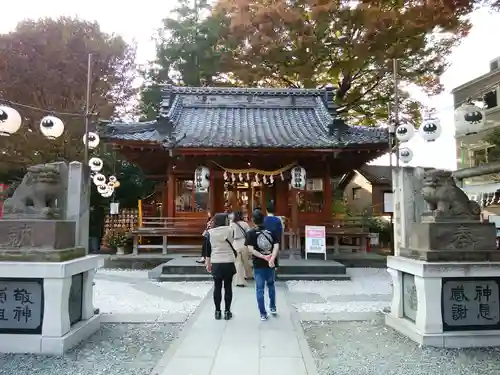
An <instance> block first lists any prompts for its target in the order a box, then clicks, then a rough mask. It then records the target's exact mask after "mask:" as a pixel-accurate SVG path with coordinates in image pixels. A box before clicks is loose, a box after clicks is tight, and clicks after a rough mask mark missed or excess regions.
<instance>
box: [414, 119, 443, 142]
mask: <svg viewBox="0 0 500 375" xmlns="http://www.w3.org/2000/svg"><path fill="white" fill-rule="evenodd" d="M419 132H420V135H421V136H422V138H423V139H424V141H426V142H433V141H435V140H436V139H438V138H439V136H440V135H441V123H440V121H439V120H438V119H437V118H433V119H427V120H424V121H422V125H420V129H419Z"/></svg>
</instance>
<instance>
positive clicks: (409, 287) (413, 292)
mask: <svg viewBox="0 0 500 375" xmlns="http://www.w3.org/2000/svg"><path fill="white" fill-rule="evenodd" d="M417 308H418V299H417V288H416V287H415V275H412V274H409V273H403V316H404V317H405V318H407V319H409V320H411V321H412V322H414V321H415V320H416V319H417Z"/></svg>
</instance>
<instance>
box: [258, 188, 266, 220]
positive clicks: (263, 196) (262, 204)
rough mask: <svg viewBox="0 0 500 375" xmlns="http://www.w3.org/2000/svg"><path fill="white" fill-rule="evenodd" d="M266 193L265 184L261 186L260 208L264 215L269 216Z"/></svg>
mask: <svg viewBox="0 0 500 375" xmlns="http://www.w3.org/2000/svg"><path fill="white" fill-rule="evenodd" d="M266 193H267V186H266V185H264V184H261V185H260V202H259V204H260V208H261V210H262V213H263V214H264V215H267V204H266Z"/></svg>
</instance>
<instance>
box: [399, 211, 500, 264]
mask: <svg viewBox="0 0 500 375" xmlns="http://www.w3.org/2000/svg"><path fill="white" fill-rule="evenodd" d="M400 255H401V256H405V257H409V258H413V259H419V260H425V261H428V262H451V261H456V262H481V261H500V252H499V251H498V250H497V249H496V228H495V224H492V223H481V222H479V221H461V220H446V219H441V220H433V221H430V220H428V221H427V222H426V221H425V220H423V222H421V223H418V224H415V225H413V228H412V232H411V237H410V248H402V249H401V253H400Z"/></svg>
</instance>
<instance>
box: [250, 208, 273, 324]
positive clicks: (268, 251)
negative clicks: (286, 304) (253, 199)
mask: <svg viewBox="0 0 500 375" xmlns="http://www.w3.org/2000/svg"><path fill="white" fill-rule="evenodd" d="M252 219H253V222H254V224H255V225H256V228H252V229H250V230H249V231H248V232H247V235H246V240H245V245H246V246H248V250H249V251H250V253H251V254H252V262H253V269H254V279H255V292H256V296H257V306H258V308H259V313H260V320H262V321H265V320H267V319H268V315H267V310H266V306H265V301H264V291H265V287H266V285H267V290H268V294H269V311H270V312H271V315H273V316H275V315H277V310H276V286H275V280H276V273H275V265H276V263H275V262H276V259H277V257H278V251H279V240H278V239H277V238H276V237H275V236H274V235H273V233H272V232H271V231H269V230H267V229H266V228H265V227H264V214H263V213H262V211H260V210H255V211H254V212H253V213H252Z"/></svg>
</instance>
